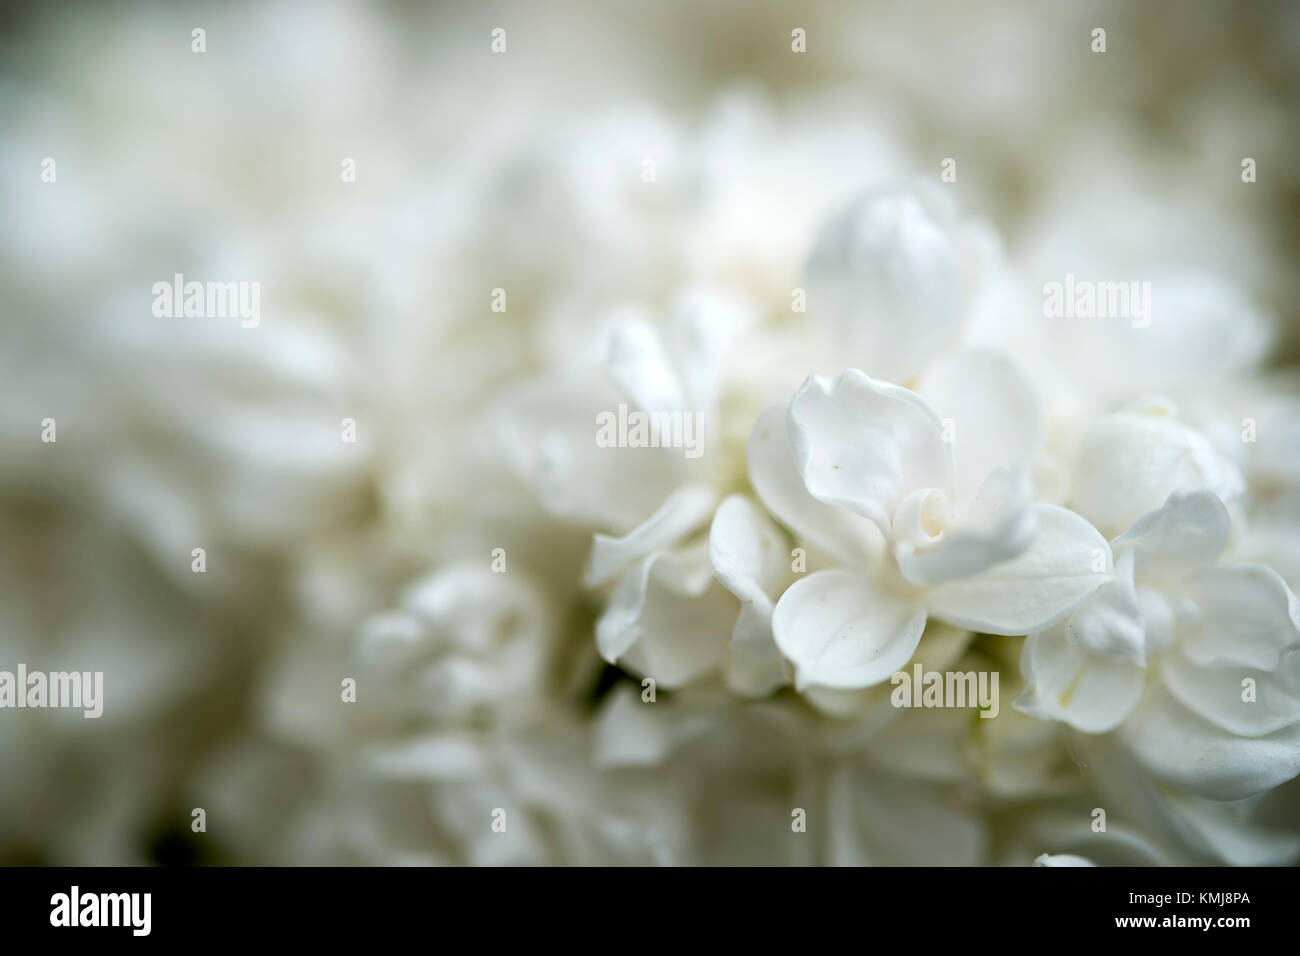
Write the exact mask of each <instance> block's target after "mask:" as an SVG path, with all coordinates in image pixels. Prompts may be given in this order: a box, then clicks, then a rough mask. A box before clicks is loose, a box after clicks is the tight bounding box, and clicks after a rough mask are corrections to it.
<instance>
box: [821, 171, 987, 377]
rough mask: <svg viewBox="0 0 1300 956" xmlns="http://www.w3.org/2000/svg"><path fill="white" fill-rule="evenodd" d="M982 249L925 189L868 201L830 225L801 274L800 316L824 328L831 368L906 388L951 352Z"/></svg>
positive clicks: (975, 287)
mask: <svg viewBox="0 0 1300 956" xmlns="http://www.w3.org/2000/svg"><path fill="white" fill-rule="evenodd" d="M991 243H992V240H991V238H990V236H989V234H988V232H987V231H986V230H985V229H983V228H982V227H977V226H974V225H972V224H969V223H965V222H961V221H959V220H958V219H957V217H956V215H955V213H954V212H953V210H952V204H951V203H950V202H949V201H948V197H947V196H946V195H944V194H943V193H942V192H940V191H939V190H938V189H937V188H935V187H933V186H930V185H925V184H918V185H916V186H915V187H913V188H910V189H898V190H886V191H881V192H874V193H869V194H867V195H865V196H862V197H861V198H859V199H857V200H856V201H854V202H853V203H850V204H849V205H848V206H846V207H845V208H843V209H842V210H841V211H839V212H838V213H837V214H836V215H834V216H833V217H831V219H830V220H828V221H827V222H826V223H825V224H824V225H823V226H822V227H821V229H820V230H819V231H818V233H817V237H816V240H815V242H814V244H813V248H812V252H811V253H810V255H809V257H808V262H807V266H806V270H805V271H806V274H807V275H806V282H807V285H808V305H809V309H810V310H811V312H812V313H813V314H814V315H815V316H817V317H818V318H819V319H820V320H821V321H822V322H824V323H826V324H827V325H828V326H829V327H830V329H831V332H832V336H833V339H834V342H835V346H836V348H837V349H838V350H839V355H840V358H841V367H843V366H844V365H861V366H862V367H864V368H868V369H870V370H871V373H872V374H873V375H876V376H879V377H880V378H883V379H886V380H888V381H891V382H910V381H911V380H912V379H913V378H914V377H915V376H916V375H917V374H918V373H919V372H921V371H922V369H924V368H925V366H926V365H927V364H928V363H929V362H931V361H932V360H933V359H935V358H937V357H938V356H939V355H940V354H942V353H943V352H945V351H947V350H948V349H949V348H951V347H953V346H954V345H956V344H957V342H958V340H959V339H960V336H961V334H962V331H963V324H964V322H965V320H966V318H967V316H968V313H969V312H970V311H971V309H972V306H973V303H974V301H975V299H976V295H977V293H978V291H979V289H980V283H981V281H982V280H983V278H984V275H985V273H986V272H987V271H988V267H989V264H990V257H991V253H992V246H991ZM846 360H847V361H846Z"/></svg>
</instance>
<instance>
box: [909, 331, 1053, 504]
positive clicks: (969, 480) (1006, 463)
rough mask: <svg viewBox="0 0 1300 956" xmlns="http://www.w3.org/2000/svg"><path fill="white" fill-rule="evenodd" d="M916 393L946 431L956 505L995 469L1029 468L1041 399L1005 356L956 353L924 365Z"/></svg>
mask: <svg viewBox="0 0 1300 956" xmlns="http://www.w3.org/2000/svg"><path fill="white" fill-rule="evenodd" d="M916 391H917V394H919V395H920V396H921V397H922V398H923V399H925V400H926V401H927V402H928V403H929V404H930V406H931V407H932V408H934V409H935V411H937V412H938V413H939V415H940V417H941V418H942V419H943V423H944V427H945V429H949V434H948V436H947V437H948V438H949V440H950V441H951V442H952V443H953V446H954V452H953V454H954V457H955V459H956V465H957V507H958V508H959V509H961V508H963V507H965V504H966V502H968V501H969V500H970V499H971V498H972V497H973V496H974V495H975V493H976V492H977V491H978V490H979V489H980V486H981V485H982V484H983V483H984V481H985V479H986V478H988V476H989V474H990V473H991V472H992V471H993V469H994V468H998V467H1013V468H1023V469H1026V470H1029V471H1032V470H1033V467H1034V463H1035V462H1036V461H1037V459H1038V456H1039V453H1040V452H1041V451H1042V449H1043V436H1044V421H1043V409H1042V403H1041V402H1040V401H1039V398H1038V390H1037V388H1035V386H1034V384H1033V382H1032V380H1031V379H1030V378H1029V375H1028V373H1027V372H1025V371H1024V370H1023V369H1022V368H1021V366H1020V364H1019V363H1018V362H1016V361H1015V360H1014V359H1012V358H1011V357H1010V356H1009V355H1006V354H1004V353H1001V352H995V351H992V350H986V349H965V350H963V351H960V352H956V353H954V354H952V355H950V356H947V357H946V358H942V359H940V360H939V361H937V362H935V363H933V364H932V365H931V366H930V367H929V368H927V369H926V372H925V374H924V375H923V376H922V377H921V381H920V384H919V385H918V386H917V389H916Z"/></svg>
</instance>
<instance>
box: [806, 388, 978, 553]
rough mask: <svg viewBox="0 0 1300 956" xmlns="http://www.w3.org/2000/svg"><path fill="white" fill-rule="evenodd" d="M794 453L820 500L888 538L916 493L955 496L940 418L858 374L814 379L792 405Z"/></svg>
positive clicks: (908, 395)
mask: <svg viewBox="0 0 1300 956" xmlns="http://www.w3.org/2000/svg"><path fill="white" fill-rule="evenodd" d="M787 425H788V427H789V432H790V448H791V450H792V452H793V453H794V463H795V468H796V469H797V470H798V472H799V475H800V476H801V477H802V478H803V483H804V487H805V488H807V489H808V492H809V493H810V494H811V495H812V496H813V497H814V498H816V499H817V500H819V501H823V502H825V503H826V504H829V505H835V506H837V507H839V508H843V509H845V510H846V511H849V512H852V513H853V514H857V515H861V516H862V517H864V518H867V519H868V520H870V521H871V522H873V523H874V524H875V525H876V527H877V528H879V529H880V531H881V533H882V534H884V535H885V536H886V537H888V536H889V535H890V523H891V519H892V515H893V512H894V509H895V507H896V506H897V505H898V503H899V502H900V501H901V500H902V499H903V496H904V495H906V494H908V493H909V492H911V491H917V490H921V489H927V488H937V489H939V490H940V491H942V492H943V493H944V494H946V495H948V497H949V498H951V497H952V488H953V484H952V483H953V465H952V449H951V447H950V446H949V445H948V444H947V443H946V442H944V440H943V437H942V426H941V425H940V423H939V418H938V416H936V415H935V413H934V410H933V409H931V408H930V407H929V406H928V405H927V404H926V403H925V402H924V401H922V400H921V399H920V398H919V397H917V395H916V394H915V393H913V392H910V391H908V390H907V389H905V388H900V387H899V386H897V385H891V384H889V383H888V382H877V381H873V380H872V379H870V378H868V377H867V376H866V375H864V374H863V373H862V372H859V371H858V370H857V369H849V370H848V371H845V372H842V373H840V374H839V375H838V376H836V377H835V378H834V379H826V378H822V377H820V376H817V375H810V376H809V377H808V379H807V380H806V381H805V382H804V383H803V385H802V386H800V388H799V391H798V392H796V393H795V396H794V398H792V399H791V400H790V409H789V412H788V413H787Z"/></svg>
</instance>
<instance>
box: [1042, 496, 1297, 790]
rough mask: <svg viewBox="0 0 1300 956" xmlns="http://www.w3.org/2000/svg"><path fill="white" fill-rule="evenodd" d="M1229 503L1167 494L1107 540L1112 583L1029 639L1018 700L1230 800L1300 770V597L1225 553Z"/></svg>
mask: <svg viewBox="0 0 1300 956" xmlns="http://www.w3.org/2000/svg"><path fill="white" fill-rule="evenodd" d="M1230 530H1231V525H1230V521H1229V518H1228V513H1227V510H1226V509H1225V508H1224V506H1223V503H1222V502H1221V501H1220V500H1219V498H1218V497H1217V496H1216V495H1215V494H1213V493H1211V492H1208V491H1204V490H1201V491H1190V492H1185V493H1175V494H1172V495H1170V497H1169V499H1168V501H1166V502H1165V504H1164V505H1163V506H1162V507H1160V508H1158V509H1157V510H1155V511H1153V512H1151V513H1150V514H1148V515H1146V516H1145V517H1143V518H1141V519H1140V520H1139V521H1137V522H1136V523H1135V524H1134V525H1133V527H1132V528H1130V529H1129V530H1128V531H1127V532H1125V533H1124V534H1123V535H1121V536H1120V537H1119V538H1117V539H1116V540H1115V541H1113V542H1112V544H1111V546H1112V549H1113V551H1114V554H1115V571H1114V578H1113V580H1112V581H1110V582H1109V583H1107V584H1106V585H1105V586H1104V587H1103V588H1101V589H1100V590H1098V591H1097V593H1096V594H1095V595H1093V597H1092V598H1091V599H1090V600H1089V601H1087V602H1086V603H1085V604H1083V605H1082V606H1081V607H1080V608H1079V609H1078V610H1077V611H1076V612H1075V613H1074V614H1073V615H1072V616H1071V617H1070V618H1069V620H1068V621H1065V622H1063V623H1061V624H1060V625H1058V626H1056V627H1054V628H1052V629H1050V630H1044V631H1043V632H1042V633H1038V634H1034V635H1031V636H1030V637H1029V638H1028V640H1026V642H1025V646H1024V653H1023V657H1022V660H1021V666H1022V669H1023V671H1024V672H1025V676H1026V679H1027V681H1028V685H1027V687H1026V689H1025V692H1024V694H1023V695H1022V696H1021V698H1020V699H1018V700H1017V702H1016V706H1017V707H1018V708H1019V709H1021V710H1023V711H1025V712H1026V713H1029V714H1032V715H1034V716H1036V717H1040V718H1043V719H1048V720H1062V721H1065V722H1067V723H1069V724H1070V725H1071V726H1072V727H1075V728H1076V729H1078V730H1081V731H1084V732H1087V733H1103V732H1106V731H1110V730H1113V729H1115V728H1117V727H1121V726H1122V734H1121V736H1122V739H1123V740H1124V742H1125V743H1126V744H1127V745H1128V746H1129V747H1130V748H1132V750H1133V751H1134V752H1135V754H1136V755H1137V757H1138V758H1139V759H1140V760H1141V761H1142V763H1143V764H1144V765H1145V766H1146V767H1147V768H1149V770H1150V771H1151V772H1152V773H1154V774H1155V775H1156V776H1158V777H1159V778H1160V779H1162V780H1164V781H1166V782H1168V783H1170V784H1173V785H1174V786H1177V787H1179V788H1181V789H1184V790H1188V791H1190V792H1192V793H1195V794H1198V795H1200V796H1204V797H1208V798H1210V799H1215V800H1234V799H1239V798H1241V797H1245V796H1249V795H1251V794H1254V793H1258V792H1260V791H1262V790H1265V789H1268V788H1270V787H1274V786H1276V785H1277V784H1279V783H1282V782H1283V781H1286V780H1289V779H1290V778H1291V777H1293V776H1295V775H1296V774H1297V773H1298V772H1300V602H1298V601H1297V599H1296V596H1295V594H1294V593H1292V591H1291V589H1290V588H1288V587H1287V585H1286V583H1285V582H1284V581H1283V580H1282V579H1281V577H1280V576H1279V575H1278V574H1277V572H1275V571H1273V570H1272V569H1271V568H1268V567H1266V566H1264V565H1257V564H1223V563H1219V558H1220V556H1221V555H1222V554H1223V552H1224V549H1225V548H1226V546H1227V543H1228V537H1229V533H1230Z"/></svg>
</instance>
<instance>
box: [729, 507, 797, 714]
mask: <svg viewBox="0 0 1300 956" xmlns="http://www.w3.org/2000/svg"><path fill="white" fill-rule="evenodd" d="M709 563H710V564H712V566H713V576H714V577H715V578H717V579H718V581H719V582H721V584H722V585H723V587H725V588H726V589H727V590H728V591H730V592H731V593H732V594H734V595H735V596H736V597H737V598H739V599H740V602H741V604H740V613H739V615H738V617H737V619H736V626H735V628H734V629H733V630H732V632H731V646H730V650H731V659H730V661H729V662H728V668H727V673H726V678H727V683H728V685H729V686H731V687H732V688H733V689H734V690H736V691H738V692H740V693H743V694H747V695H760V694H766V693H769V692H770V691H772V690H775V689H776V688H777V687H780V686H781V685H783V684H786V683H788V682H789V679H790V675H789V668H788V666H787V665H786V662H785V659H784V658H783V657H782V656H781V652H780V651H779V650H778V649H777V646H776V642H775V640H774V639H773V637H772V608H773V603H772V599H773V597H774V596H775V595H778V594H780V593H781V591H783V590H784V589H785V584H786V582H787V581H788V580H789V578H790V575H791V571H790V556H789V549H788V548H787V544H786V541H785V538H784V536H783V535H782V534H781V532H780V531H779V530H778V529H777V527H776V526H775V525H774V524H773V523H772V521H771V520H770V519H769V518H768V517H767V516H766V515H765V514H763V513H762V512H761V511H759V509H758V508H756V507H755V506H754V505H753V504H752V503H751V502H750V501H749V499H747V498H744V497H742V496H740V495H732V496H731V497H729V498H727V499H726V500H725V501H723V502H722V504H721V505H720V506H719V507H718V512H717V514H716V515H715V516H714V518H713V527H712V528H711V529H710V531H709Z"/></svg>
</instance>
